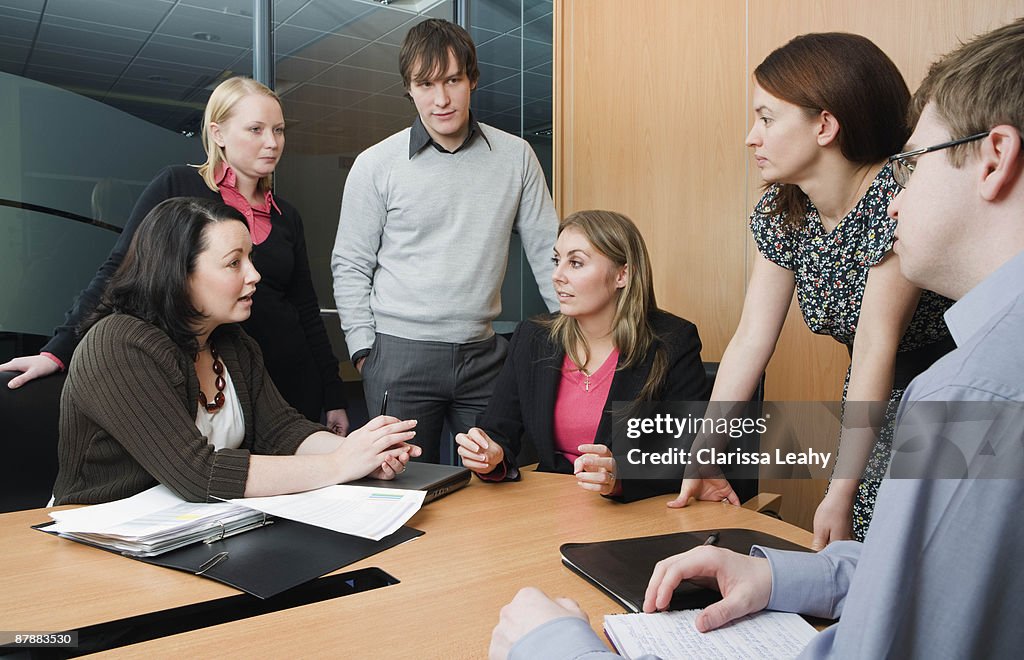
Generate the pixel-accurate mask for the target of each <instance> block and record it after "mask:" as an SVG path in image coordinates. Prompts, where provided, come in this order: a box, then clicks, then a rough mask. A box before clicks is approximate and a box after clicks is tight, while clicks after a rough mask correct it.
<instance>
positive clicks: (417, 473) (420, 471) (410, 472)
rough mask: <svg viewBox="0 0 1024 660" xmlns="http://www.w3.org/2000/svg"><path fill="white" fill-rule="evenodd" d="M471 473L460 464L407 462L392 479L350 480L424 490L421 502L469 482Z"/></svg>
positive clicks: (356, 484) (381, 485) (380, 485)
mask: <svg viewBox="0 0 1024 660" xmlns="http://www.w3.org/2000/svg"><path fill="white" fill-rule="evenodd" d="M471 476H473V473H472V472H470V471H469V468H464V467H462V466H460V465H435V464H433V463H409V464H408V465H406V467H405V472H403V473H401V474H399V475H396V476H395V478H394V479H390V480H385V479H370V478H369V477H365V478H363V479H359V480H357V481H350V482H349V484H350V485H352V486H373V487H375V488H404V489H406V490H425V491H427V496H426V497H424V498H423V503H424V504H426V503H427V502H432V501H434V500H436V499H437V498H439V497H444V496H445V495H447V494H448V493H452V492H455V491H457V490H458V489H460V488H462V487H463V486H465V485H466V484H468V483H469V479H470V477H471Z"/></svg>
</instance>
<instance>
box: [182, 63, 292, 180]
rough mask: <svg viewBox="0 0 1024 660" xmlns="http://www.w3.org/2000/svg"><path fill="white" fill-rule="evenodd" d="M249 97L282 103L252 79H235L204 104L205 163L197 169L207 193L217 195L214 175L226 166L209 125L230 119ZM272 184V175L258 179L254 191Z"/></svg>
mask: <svg viewBox="0 0 1024 660" xmlns="http://www.w3.org/2000/svg"><path fill="white" fill-rule="evenodd" d="M250 94H262V95H263V96H269V97H270V98H272V99H274V100H275V101H277V103H278V105H280V104H281V99H280V98H279V97H278V96H277V94H276V93H275V92H274V90H272V89H270V88H269V87H267V86H266V85H264V84H263V83H261V82H257V81H255V80H253V79H252V78H243V77H241V76H236V77H234V78H228V79H227V80H225V81H224V82H222V83H221V84H219V85H217V87H216V88H215V89H214V90H213V94H211V95H210V100H209V101H207V103H206V111H205V112H203V129H202V137H203V150H204V151H205V152H206V162H205V163H203V164H202V165H200V166H199V175H200V176H201V177H203V181H205V182H206V185H207V186H208V187H209V188H210V190H213V191H215V192H216V191H217V189H218V188H217V171H218V170H219V169H220V166H221V165H222V164H223V163H224V162H226V159H225V158H224V148H223V147H221V146H220V145H219V144H217V143H216V142H215V141H214V140H213V136H212V135H210V124H214V123H217V124H220V123H222V122H225V121H227V120H228V119H230V118H231V112H232V111H233V110H234V108H235V104H237V103H238V102H239V101H241V100H242V99H243V98H245V97H246V96H249V95H250ZM271 184H272V179H271V175H269V174H268V175H267V176H264V177H261V178H260V180H259V183H257V184H256V189H257V190H259V191H260V192H264V191H267V190H270V187H271Z"/></svg>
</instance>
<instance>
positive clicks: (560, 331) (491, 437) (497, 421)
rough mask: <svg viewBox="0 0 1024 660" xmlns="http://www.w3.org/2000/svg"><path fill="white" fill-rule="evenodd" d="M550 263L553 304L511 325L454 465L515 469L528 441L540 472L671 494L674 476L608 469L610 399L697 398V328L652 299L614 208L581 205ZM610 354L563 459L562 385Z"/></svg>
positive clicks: (500, 477)
mask: <svg viewBox="0 0 1024 660" xmlns="http://www.w3.org/2000/svg"><path fill="white" fill-rule="evenodd" d="M554 261H555V271H554V274H553V275H552V282H553V284H554V287H555V291H556V293H558V296H559V301H560V303H561V309H560V313H559V314H554V315H550V316H543V317H539V318H536V319H532V320H528V321H524V322H522V323H520V324H519V326H518V327H517V328H516V332H515V334H514V335H513V337H512V342H511V345H510V347H509V353H508V357H507V358H506V361H505V365H504V367H503V369H502V371H501V374H500V375H499V376H498V381H497V383H496V385H495V390H494V394H493V395H492V397H491V401H490V403H489V404H488V406H487V409H486V411H485V412H484V414H483V415H482V416H481V418H480V425H479V427H477V428H473V429H470V430H469V432H468V433H460V434H459V435H457V436H456V442H457V443H458V445H459V448H458V451H459V455H460V456H461V457H462V460H463V463H464V464H465V465H466V467H468V468H470V469H471V470H473V471H474V472H476V473H477V474H478V475H480V477H481V478H482V479H484V480H485V481H504V480H515V479H518V478H519V466H518V465H517V464H516V455H517V454H518V453H519V450H520V447H521V443H522V442H523V441H524V439H525V441H526V442H531V443H533V445H534V447H535V448H536V450H537V453H538V456H539V466H538V469H539V470H541V471H545V472H560V473H564V474H575V475H576V479H577V482H578V484H579V485H580V486H581V487H582V488H585V489H587V490H591V491H594V492H598V493H601V494H602V495H609V496H612V497H614V498H615V499H618V500H622V501H632V500H636V499H641V498H643V497H650V496H651V495H655V494H659V493H669V492H673V491H674V490H676V488H677V487H678V479H666V480H646V479H645V480H621V479H617V478H616V472H617V470H616V464H615V458H614V457H613V456H612V451H611V449H612V448H611V445H612V437H611V436H612V419H611V406H612V403H613V402H615V401H699V400H706V399H707V385H706V378H705V373H704V365H703V363H702V362H701V359H700V350H701V342H700V337H699V335H698V334H697V328H696V326H694V325H693V323H690V322H689V321H687V320H685V319H682V318H679V317H678V316H674V315H672V314H670V313H668V312H665V311H663V310H659V309H658V308H657V305H656V303H655V298H654V287H653V281H652V273H651V266H650V258H649V256H648V253H647V247H646V245H645V244H644V241H643V237H642V236H641V235H640V232H639V230H638V229H637V228H636V226H635V225H634V224H633V223H632V221H630V220H629V218H627V217H625V216H623V215H621V214H618V213H613V212H610V211H580V212H578V213H574V214H572V215H570V216H569V217H567V218H566V219H565V220H563V221H562V223H561V225H560V227H559V232H558V241H557V242H556V244H555V249H554ZM615 352H617V354H618V357H617V360H616V362H615V369H614V373H613V375H612V376H611V383H610V385H609V386H607V388H608V390H607V391H608V394H607V398H606V399H605V400H604V402H603V405H601V406H600V409H599V410H595V411H594V412H595V413H596V414H598V415H599V416H600V419H599V420H598V421H597V424H596V432H595V433H594V434H593V437H586V438H582V437H581V438H580V442H579V446H578V452H579V454H580V455H579V457H578V458H576V459H575V460H574V461H570V460H569V459H568V458H566V455H565V453H564V451H562V450H560V448H559V447H558V445H557V443H556V440H555V429H556V426H557V425H558V424H559V422H560V420H559V419H558V418H557V416H556V401H557V400H558V397H559V392H560V387H562V386H563V384H566V383H571V382H572V381H571V378H573V377H575V378H577V379H579V378H581V377H582V378H585V379H586V381H587V384H588V385H589V379H590V376H591V375H595V376H596V372H597V371H598V370H599V369H600V368H601V365H602V364H603V363H604V362H605V361H606V360H607V359H609V358H610V357H611V356H612V355H613V354H614V353H615ZM567 357H568V359H566V358H567ZM609 368H610V367H609ZM573 372H578V374H579V375H577V374H576V373H573ZM591 421H593V420H591ZM562 449H564V447H562Z"/></svg>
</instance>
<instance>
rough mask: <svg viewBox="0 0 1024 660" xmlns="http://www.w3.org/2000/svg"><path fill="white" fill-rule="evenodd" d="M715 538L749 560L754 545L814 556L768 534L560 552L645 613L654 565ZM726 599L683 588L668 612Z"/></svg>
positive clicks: (729, 532) (623, 542)
mask: <svg viewBox="0 0 1024 660" xmlns="http://www.w3.org/2000/svg"><path fill="white" fill-rule="evenodd" d="M712 532H717V533H718V541H717V543H716V545H717V546H719V547H722V548H728V549H729V550H734V551H736V552H739V553H742V554H749V553H750V547H751V546H753V545H761V546H764V547H767V548H775V549H778V550H799V551H802V552H810V549H808V548H805V547H803V546H800V545H797V544H795V543H791V542H789V541H786V540H784V539H780V538H779V537H777V536H772V535H771V534H765V533H764V532H757V531H754V530H751V529H718V530H705V531H695V532H677V533H675V534H662V535H660V536H644V537H639V538H632V539H620V540H616V541H599V542H596V543H566V544H564V545H562V547H561V548H560V550H561V553H562V563H563V564H565V565H566V567H568V568H569V569H570V570H572V571H573V572H575V573H577V574H578V575H580V576H581V577H583V578H584V579H585V580H587V581H588V582H590V583H591V584H593V585H594V586H596V587H597V588H598V589H600V590H601V591H603V592H605V593H606V594H607V595H609V596H611V597H612V598H613V599H614V600H616V601H617V602H618V603H619V604H620V605H622V606H623V607H624V608H626V610H627V611H629V612H640V611H642V608H643V603H644V593H645V592H646V591H647V584H648V583H649V582H650V579H651V573H652V572H653V571H654V565H655V564H657V563H658V562H659V561H661V560H662V559H665V558H667V557H671V556H672V555H677V554H679V553H681V552H686V551H687V550H690V549H692V548H696V547H697V546H699V545H702V544H703V543H704V542H705V541H706V540H707V538H708V536H709V535H710V534H711V533H712ZM721 598H722V596H721V594H719V593H718V592H717V591H714V590H713V589H705V588H703V587H698V586H697V585H695V584H693V583H691V582H683V583H682V584H680V585H679V586H678V587H677V588H676V590H675V593H674V594H673V595H672V601H671V603H669V607H668V609H669V610H685V609H699V608H702V607H707V606H708V605H710V604H711V603H714V602H715V601H717V600H721Z"/></svg>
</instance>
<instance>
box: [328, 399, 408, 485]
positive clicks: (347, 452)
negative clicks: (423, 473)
mask: <svg viewBox="0 0 1024 660" xmlns="http://www.w3.org/2000/svg"><path fill="white" fill-rule="evenodd" d="M415 427H416V420H414V419H409V420H405V421H402V420H399V419H398V418H396V417H388V416H387V415H381V416H379V417H375V418H373V419H371V420H370V421H369V422H368V423H367V424H366V425H365V426H363V427H362V428H359V429H356V430H355V431H353V432H352V433H351V434H349V436H348V437H347V438H344V439H343V440H342V441H341V446H339V447H338V449H337V450H335V452H334V455H335V457H336V458H337V460H338V461H339V463H340V469H341V472H342V478H341V479H340V480H339V483H344V482H346V481H353V480H355V479H360V478H362V477H365V476H368V475H370V476H373V477H375V478H377V479H394V477H395V474H398V473H401V472H403V471H404V470H405V464H406V463H408V462H409V458H410V457H411V456H419V455H420V454H421V453H422V452H423V450H422V449H420V448H419V447H417V446H416V445H410V444H408V441H409V440H412V438H413V437H414V436H415V435H416V432H415V431H413V429H414V428H415Z"/></svg>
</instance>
